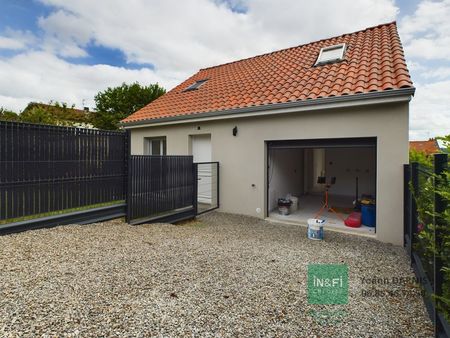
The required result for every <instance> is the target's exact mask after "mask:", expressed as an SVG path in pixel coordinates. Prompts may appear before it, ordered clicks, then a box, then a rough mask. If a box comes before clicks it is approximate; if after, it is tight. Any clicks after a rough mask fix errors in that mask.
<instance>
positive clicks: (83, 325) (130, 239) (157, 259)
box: [0, 212, 433, 337]
mask: <svg viewBox="0 0 450 338" xmlns="http://www.w3.org/2000/svg"><path fill="white" fill-rule="evenodd" d="M308 263H338V264H340V263H346V264H348V267H349V303H348V304H346V305H312V304H308V301H307V288H306V283H307V266H308ZM400 277H403V278H404V279H403V280H402V282H401V283H396V282H385V283H381V281H392V278H394V280H395V281H397V280H396V278H400ZM412 277H413V274H412V272H411V270H410V267H409V263H408V259H407V256H406V254H405V252H404V250H403V248H400V247H396V246H392V245H388V244H383V243H380V242H377V241H375V240H372V239H367V238H362V237H357V236H351V235H345V234H339V233H332V232H326V239H325V241H323V242H317V241H311V240H308V239H307V238H306V229H305V228H304V227H300V226H293V225H280V224H273V223H269V222H265V221H263V220H259V219H256V218H252V217H246V216H238V215H232V214H225V213H218V212H213V213H209V214H206V215H203V216H201V217H199V218H198V219H197V220H196V221H191V222H186V223H184V224H181V225H169V224H152V225H141V226H129V225H127V224H124V223H123V222H122V221H121V220H114V221H110V222H104V223H98V224H91V225H82V226H80V225H71V226H61V227H57V228H53V229H43V230H34V231H28V232H24V233H19V234H13V235H8V236H3V237H0V336H2V337H16V336H43V337H53V336H67V337H78V336H79V337H89V336H142V337H144V336H165V337H167V336H246V337H247V336H297V337H431V336H432V333H433V331H432V326H431V323H430V321H429V319H428V316H427V314H426V310H425V306H424V304H423V301H422V298H421V295H420V289H419V288H418V287H417V286H416V285H415V284H414V283H413V282H412V281H411V280H410V279H411V278H412ZM373 278H382V279H380V280H378V282H376V281H375V280H373ZM384 278H386V279H384ZM370 290H372V291H373V292H372V294H371V295H370V296H369V295H367V293H368V291H370ZM374 290H378V294H376V293H375V292H374Z"/></svg>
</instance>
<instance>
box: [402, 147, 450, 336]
mask: <svg viewBox="0 0 450 338" xmlns="http://www.w3.org/2000/svg"><path fill="white" fill-rule="evenodd" d="M447 167H448V157H447V155H446V154H436V155H434V163H433V166H432V167H424V166H421V165H419V164H418V163H411V164H407V165H405V167H404V178H405V180H404V187H405V194H404V199H405V201H404V204H405V212H404V221H405V223H404V235H405V237H404V238H405V242H404V244H405V247H406V248H407V251H408V253H409V255H410V258H411V266H412V267H413V269H414V272H415V274H416V277H417V278H418V280H419V281H420V283H421V285H422V286H423V290H424V300H425V304H426V306H427V310H428V313H429V315H430V318H431V319H432V321H433V323H434V325H435V336H436V337H448V336H450V326H449V323H448V321H447V320H446V318H445V317H444V315H443V313H444V312H447V314H448V311H449V308H448V305H445V303H443V302H442V301H441V298H440V297H443V295H444V294H443V290H444V289H445V290H446V292H447V296H448V294H449V291H450V279H449V278H448V275H447V279H446V277H445V274H444V269H449V268H450V266H448V262H449V258H450V256H449V251H450V248H448V239H449V238H450V224H448V222H447V221H446V219H445V217H442V215H443V214H444V212H445V210H446V209H447V208H448V205H447V202H446V200H445V198H444V197H443V196H442V194H440V193H439V191H440V189H441V188H442V183H443V182H444V183H445V184H447V185H448V181H447V177H446V176H445V171H446V169H447ZM444 239H447V243H444Z"/></svg>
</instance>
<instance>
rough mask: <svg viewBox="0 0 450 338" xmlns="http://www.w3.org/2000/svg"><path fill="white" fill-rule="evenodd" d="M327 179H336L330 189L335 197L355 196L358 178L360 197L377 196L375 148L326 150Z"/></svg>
mask: <svg viewBox="0 0 450 338" xmlns="http://www.w3.org/2000/svg"><path fill="white" fill-rule="evenodd" d="M325 172H326V176H327V178H329V177H333V176H335V177H336V184H335V185H333V186H332V187H331V189H330V193H331V194H335V195H346V196H354V195H355V189H356V188H355V187H356V183H355V178H356V177H358V185H359V196H361V194H369V195H372V196H375V190H376V186H375V184H376V150H375V149H373V148H327V149H326V150H325Z"/></svg>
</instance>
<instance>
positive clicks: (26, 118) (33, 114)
mask: <svg viewBox="0 0 450 338" xmlns="http://www.w3.org/2000/svg"><path fill="white" fill-rule="evenodd" d="M20 120H21V121H22V122H29V123H38V124H53V125H58V120H57V119H55V116H54V115H53V114H52V113H51V112H50V111H49V110H47V109H44V108H43V107H41V106H33V107H32V108H30V109H25V110H24V111H23V112H22V113H21V114H20Z"/></svg>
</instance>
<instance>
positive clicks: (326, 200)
mask: <svg viewBox="0 0 450 338" xmlns="http://www.w3.org/2000/svg"><path fill="white" fill-rule="evenodd" d="M317 184H324V185H325V193H324V202H323V205H322V207H321V208H320V210H319V211H318V212H317V214H316V216H315V217H314V218H316V219H317V218H319V216H320V215H321V214H322V212H323V211H324V210H328V211H329V212H334V213H335V214H336V216H338V217H339V219H341V220H342V221H343V222H344V218H343V217H342V216H341V215H340V214H339V213H338V212H337V211H336V210H334V209H333V208H332V207H331V205H330V204H329V198H328V190H330V188H331V186H333V185H334V184H336V177H334V176H333V177H330V181H329V183H327V178H326V177H325V176H319V177H318V178H317Z"/></svg>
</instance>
